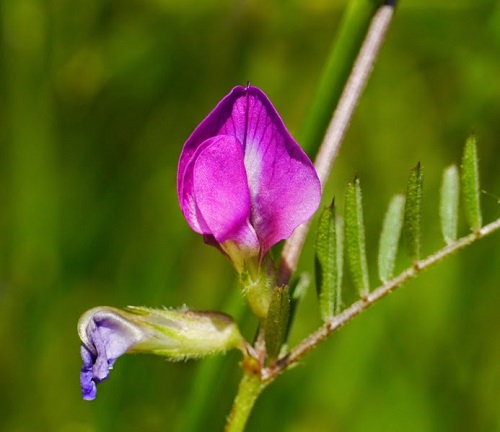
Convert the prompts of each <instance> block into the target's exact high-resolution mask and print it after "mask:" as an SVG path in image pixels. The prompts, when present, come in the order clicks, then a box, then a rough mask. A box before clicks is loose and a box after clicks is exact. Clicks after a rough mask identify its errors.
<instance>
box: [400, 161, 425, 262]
mask: <svg viewBox="0 0 500 432" xmlns="http://www.w3.org/2000/svg"><path fill="white" fill-rule="evenodd" d="M422 187H423V171H422V165H421V164H420V162H419V163H418V164H417V166H416V167H415V168H413V169H412V170H411V171H410V176H409V178H408V185H407V189H406V203H405V215H404V222H403V237H404V240H405V245H406V249H407V251H408V255H409V256H410V258H411V259H412V260H413V261H418V260H419V259H420V249H421V242H422Z"/></svg>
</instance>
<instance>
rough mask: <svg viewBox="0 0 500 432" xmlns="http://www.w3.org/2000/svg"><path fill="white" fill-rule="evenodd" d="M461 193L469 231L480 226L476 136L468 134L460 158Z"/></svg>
mask: <svg viewBox="0 0 500 432" xmlns="http://www.w3.org/2000/svg"><path fill="white" fill-rule="evenodd" d="M462 191H463V192H462V193H463V198H464V207H465V218H466V220H467V223H468V224H469V227H470V229H471V231H476V230H478V229H479V228H481V225H482V216H481V203H480V200H479V169H478V160H477V148H476V137H475V136H474V135H471V136H469V138H467V141H466V142H465V149H464V155H463V158H462Z"/></svg>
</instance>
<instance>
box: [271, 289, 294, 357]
mask: <svg viewBox="0 0 500 432" xmlns="http://www.w3.org/2000/svg"><path fill="white" fill-rule="evenodd" d="M289 318H290V290H289V288H288V285H284V286H280V287H276V288H274V289H273V294H272V296H271V302H270V303H269V312H268V314H267V319H266V350H267V354H268V357H269V359H270V360H274V359H276V358H277V357H278V355H279V353H280V350H281V347H282V345H283V343H284V342H285V337H286V333H287V328H288V320H289Z"/></svg>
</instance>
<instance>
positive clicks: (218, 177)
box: [193, 135, 259, 250]
mask: <svg viewBox="0 0 500 432" xmlns="http://www.w3.org/2000/svg"><path fill="white" fill-rule="evenodd" d="M207 141H208V142H209V144H208V145H203V147H204V150H203V151H201V152H200V153H199V154H198V156H197V157H196V162H195V164H194V170H193V192H194V200H195V202H196V209H197V212H198V220H203V224H204V225H205V226H206V229H207V231H204V232H203V234H212V235H213V236H214V238H215V239H216V240H217V241H218V242H219V243H224V242H225V241H228V240H230V241H233V242H235V243H236V244H240V245H244V246H245V247H247V248H251V249H254V250H259V242H258V240H257V236H256V234H255V231H254V229H253V228H252V226H251V225H250V206H251V203H250V192H249V190H248V183H247V175H246V172H245V166H244V163H243V157H244V155H243V148H242V146H241V143H240V142H239V141H238V140H237V139H236V138H235V137H233V136H228V135H219V136H218V137H215V138H211V139H209V140H207Z"/></svg>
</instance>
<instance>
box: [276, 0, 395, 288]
mask: <svg viewBox="0 0 500 432" xmlns="http://www.w3.org/2000/svg"><path fill="white" fill-rule="evenodd" d="M394 3H395V2H386V4H384V5H382V6H381V7H380V8H379V9H378V10H377V12H376V13H375V15H374V17H373V19H372V21H371V24H370V27H369V29H368V33H367V35H366V38H365V40H364V42H363V45H362V46H361V50H360V52H359V54H358V57H357V58H356V61H355V63H354V66H353V69H352V72H351V75H350V76H349V79H348V81H347V84H346V86H345V89H344V91H343V93H342V96H341V97H340V100H339V103H338V105H337V108H336V109H335V112H334V113H333V117H332V120H331V122H330V125H329V126H328V129H327V131H326V134H325V137H324V139H323V143H322V144H321V146H320V148H319V151H318V154H317V156H316V159H315V162H314V166H315V168H316V171H317V172H318V176H319V179H320V181H321V187H322V188H323V187H324V185H325V184H326V182H327V180H328V177H329V176H330V172H331V170H332V166H333V162H334V161H335V159H336V157H337V154H338V151H339V149H340V145H341V144H342V140H343V139H344V136H345V133H346V131H347V127H348V126H349V123H350V121H351V118H352V115H353V113H354V109H355V108H356V105H357V103H358V101H359V98H360V96H361V94H362V92H363V89H364V87H365V85H366V82H367V81H368V77H369V76H370V72H371V70H372V68H373V64H374V62H375V59H376V57H377V54H378V52H379V49H380V46H381V44H382V42H383V40H384V37H385V34H386V32H387V29H388V28H389V24H390V22H391V19H392V16H393V12H394ZM309 226H310V222H307V223H304V224H302V225H301V226H299V227H298V228H297V229H296V230H295V231H294V233H293V234H292V236H291V237H290V238H289V239H288V240H287V241H286V242H285V245H284V246H283V252H282V254H281V261H280V267H279V271H278V281H279V284H280V285H286V284H288V282H289V281H290V277H291V275H292V273H293V272H294V271H295V269H296V267H297V263H298V261H299V257H300V254H301V251H302V247H303V245H304V242H305V239H306V236H307V232H308V231H309Z"/></svg>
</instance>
